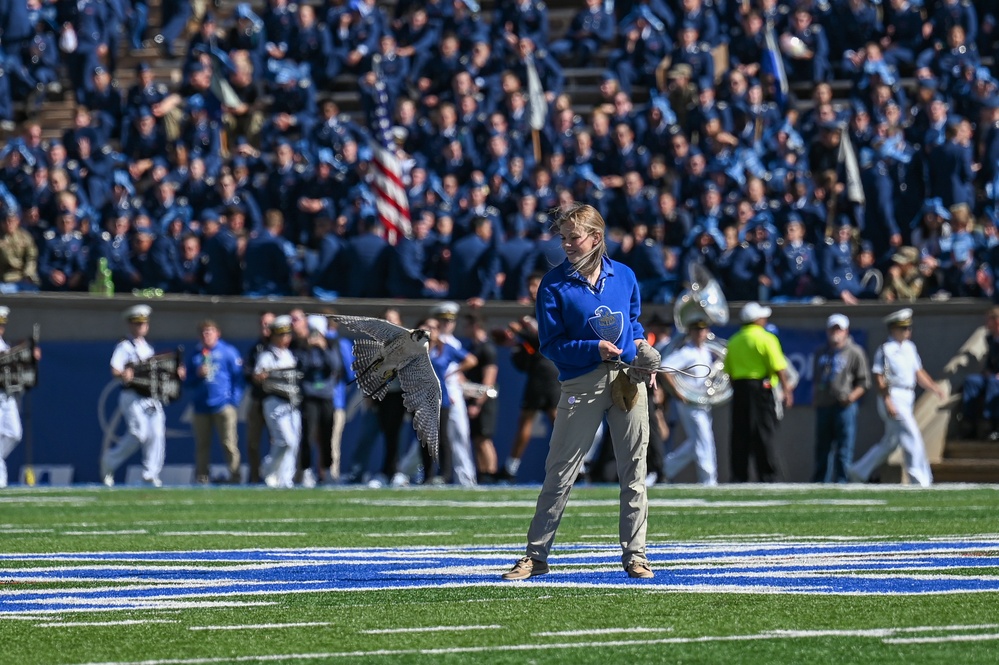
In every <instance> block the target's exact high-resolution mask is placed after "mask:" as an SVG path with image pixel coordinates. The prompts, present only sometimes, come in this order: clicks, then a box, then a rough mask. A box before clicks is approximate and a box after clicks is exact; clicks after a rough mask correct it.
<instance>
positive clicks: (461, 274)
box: [448, 233, 499, 300]
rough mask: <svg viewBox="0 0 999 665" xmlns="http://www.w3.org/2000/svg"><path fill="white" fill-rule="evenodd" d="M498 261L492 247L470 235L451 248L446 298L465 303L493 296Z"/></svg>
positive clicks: (490, 244)
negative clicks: (471, 299) (465, 301)
mask: <svg viewBox="0 0 999 665" xmlns="http://www.w3.org/2000/svg"><path fill="white" fill-rule="evenodd" d="M498 272H499V259H498V257H497V256H496V246H495V245H494V244H493V243H491V242H487V241H486V240H483V239H482V238H480V237H479V236H478V235H475V234H474V233H471V234H469V235H467V236H465V237H464V238H461V239H460V240H457V241H455V243H454V244H453V245H452V246H451V264H450V267H449V271H448V287H449V290H448V298H450V299H452V300H467V299H468V298H482V299H484V300H489V299H491V298H493V297H494V296H495V291H496V274H497V273H498Z"/></svg>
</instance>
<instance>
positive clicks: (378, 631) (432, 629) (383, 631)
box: [358, 624, 503, 635]
mask: <svg viewBox="0 0 999 665" xmlns="http://www.w3.org/2000/svg"><path fill="white" fill-rule="evenodd" d="M501 628H503V626H499V625H496V624H491V625H488V626H425V627H422V628H373V629H371V630H362V631H358V632H360V633H362V634H364V635H393V634H396V633H436V632H438V631H447V632H452V631H463V630H499V629H501Z"/></svg>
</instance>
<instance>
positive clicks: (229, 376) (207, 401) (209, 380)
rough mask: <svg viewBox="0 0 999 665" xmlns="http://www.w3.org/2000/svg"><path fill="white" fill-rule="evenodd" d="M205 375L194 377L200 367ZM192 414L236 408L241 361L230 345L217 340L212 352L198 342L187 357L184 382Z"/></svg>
mask: <svg viewBox="0 0 999 665" xmlns="http://www.w3.org/2000/svg"><path fill="white" fill-rule="evenodd" d="M205 364H207V365H208V366H209V370H208V376H207V377H202V376H198V370H199V369H200V368H201V366H202V365H205ZM186 384H187V386H188V388H190V390H191V404H192V405H193V406H194V412H195V413H218V412H219V411H221V410H222V408H223V407H225V406H228V405H230V404H231V405H232V406H236V407H238V406H239V402H240V400H242V399H243V358H242V357H241V356H240V355H239V351H237V350H236V349H235V347H233V346H232V345H231V344H227V343H226V342H224V341H222V340H219V341H218V344H216V345H215V347H214V348H212V349H207V348H205V346H204V345H203V344H201V343H199V344H198V346H197V347H196V348H195V349H194V353H192V354H191V355H190V356H188V358H187V381H186Z"/></svg>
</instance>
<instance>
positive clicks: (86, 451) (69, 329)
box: [2, 294, 988, 482]
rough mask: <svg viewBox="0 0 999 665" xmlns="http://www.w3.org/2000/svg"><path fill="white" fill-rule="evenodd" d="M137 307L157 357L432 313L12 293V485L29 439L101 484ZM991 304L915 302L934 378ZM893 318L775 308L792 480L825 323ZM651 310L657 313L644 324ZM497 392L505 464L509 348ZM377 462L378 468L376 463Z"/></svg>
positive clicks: (511, 416)
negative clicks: (20, 354) (333, 320)
mask: <svg viewBox="0 0 999 665" xmlns="http://www.w3.org/2000/svg"><path fill="white" fill-rule="evenodd" d="M137 302H148V303H150V304H151V305H152V306H153V309H154V311H153V318H152V322H151V333H150V340H151V341H152V343H153V345H154V347H155V348H156V350H157V351H158V352H160V351H165V350H169V349H171V348H173V347H175V346H177V345H180V344H182V345H185V346H186V347H187V348H189V349H190V348H191V347H192V346H193V345H194V344H195V343H196V339H197V334H196V324H197V322H198V321H200V320H201V319H204V318H207V317H210V318H213V319H215V320H216V321H217V322H218V323H219V325H220V327H221V329H222V334H223V337H224V338H225V339H227V340H228V341H230V342H231V343H234V344H235V345H236V346H237V347H238V348H240V350H245V349H246V348H248V347H249V346H250V345H251V344H252V342H253V340H254V338H255V336H256V332H257V319H258V315H259V313H260V312H262V311H264V310H266V309H270V310H274V311H277V312H278V313H281V312H285V311H287V310H289V309H291V308H293V307H302V308H303V309H305V310H306V311H310V312H311V311H325V310H326V309H327V308H329V307H333V308H335V310H336V311H337V312H338V313H341V314H356V315H369V316H377V315H378V314H379V313H380V312H382V311H383V310H384V309H385V308H386V307H389V306H392V307H395V308H397V309H399V310H400V312H401V314H402V317H403V320H404V321H406V322H413V321H415V320H416V319H417V318H419V317H421V316H423V315H425V313H426V310H427V309H428V306H429V302H428V301H404V302H403V301H389V300H384V301H346V300H344V301H337V302H335V303H321V302H318V301H315V300H311V299H295V298H288V299H283V300H280V301H265V300H254V299H250V298H227V299H218V298H206V297H184V296H166V297H163V298H156V299H151V300H145V301H143V300H142V299H140V298H137V297H133V296H116V297H114V298H103V297H95V296H90V295H88V294H74V295H58V294H34V295H27V294H18V295H9V296H7V297H5V298H4V299H3V301H2V304H3V305H6V306H9V307H10V308H11V316H10V321H9V324H8V329H7V334H6V339H7V341H8V343H11V344H16V343H17V342H19V341H21V340H23V339H24V338H26V337H28V336H29V335H30V334H31V328H32V325H33V324H35V323H38V324H40V330H41V346H42V352H43V357H42V362H41V367H40V371H39V385H38V387H37V388H35V389H34V390H32V391H31V392H30V394H29V396H28V398H27V401H26V403H25V404H24V405H23V410H24V412H25V413H24V416H25V418H24V419H25V437H26V438H25V443H22V445H21V446H19V447H18V448H17V449H16V450H15V451H14V452H13V454H12V455H11V456H10V458H9V459H8V463H9V465H10V470H11V478H12V479H15V478H17V477H18V475H17V474H18V471H19V467H20V466H21V465H22V464H23V463H24V461H25V456H26V453H27V447H28V446H27V440H28V439H30V440H31V447H32V451H31V454H32V462H33V463H34V464H35V465H44V464H51V465H59V464H70V465H72V466H73V467H74V470H75V474H74V481H75V482H96V481H97V480H98V468H97V460H98V456H99V452H100V449H101V446H102V443H103V441H104V440H106V439H108V438H109V431H113V427H112V425H113V424H114V423H113V412H114V408H115V406H116V403H117V399H116V393H117V391H116V386H115V384H114V383H113V382H112V381H111V377H110V373H109V371H108V361H109V359H110V355H111V351H112V350H113V348H114V345H115V343H116V342H117V340H118V339H120V338H121V336H122V335H123V334H124V332H125V327H124V324H123V323H122V320H121V317H120V314H121V312H122V311H123V310H124V309H126V308H127V307H129V306H131V305H133V304H135V303H137ZM987 307H988V303H987V302H984V301H971V300H954V301H949V302H943V303H930V302H925V303H923V302H920V303H917V304H915V305H912V308H913V309H914V311H915V331H914V335H913V340H914V341H915V342H916V344H917V345H918V347H919V349H920V353H921V355H922V358H923V363H924V365H925V367H926V369H927V371H929V372H930V374H931V375H933V376H934V378H938V377H940V374H941V371H942V369H943V367H944V365H945V364H946V363H947V362H948V361H949V360H950V359H951V357H952V356H954V355H955V353H956V352H957V350H958V349H959V348H960V347H961V345H962V344H964V342H965V341H966V340H967V339H968V338H969V337H970V336H971V334H972V333H973V332H974V331H975V330H976V329H977V328H978V327H979V326H980V325H981V323H982V320H983V313H984V311H985V309H986V308H987ZM739 308H740V304H739V303H733V304H732V307H731V311H732V314H733V318H737V314H738V311H739ZM895 309H897V306H889V305H883V304H865V305H859V306H855V307H836V306H834V305H828V304H826V305H784V306H780V307H776V308H775V311H774V316H773V319H772V321H773V323H775V324H776V325H777V326H778V328H779V330H780V336H781V338H782V341H784V345H785V351H786V352H787V353H788V356H789V357H790V359H791V360H792V362H794V364H795V366H796V367H797V368H798V370H799V372H800V373H801V376H802V387H801V388H800V389H799V391H798V392H797V394H796V398H797V399H796V406H795V407H794V408H793V409H791V411H790V413H789V414H788V415H787V416H786V418H785V420H784V422H783V424H782V425H781V428H780V430H779V435H778V438H779V445H780V449H781V451H782V460H783V464H784V468H785V471H786V474H787V477H788V480H790V481H794V482H804V481H807V480H808V479H809V476H810V474H811V470H812V464H813V441H814V419H813V411H812V408H811V406H810V402H811V400H810V398H809V394H808V391H809V386H810V382H811V351H812V350H813V349H814V348H815V346H817V344H818V343H819V342H821V340H822V339H823V333H822V329H823V327H824V324H825V320H826V317H827V316H828V315H829V314H832V313H833V312H843V313H846V314H847V315H848V316H849V317H850V320H851V324H852V326H851V327H852V329H853V332H854V333H855V335H856V336H857V338H858V341H859V342H860V343H861V344H863V345H864V346H865V347H866V349H867V351H868V354H869V355H873V352H874V350H875V349H876V348H877V346H878V345H879V344H880V343H881V342H882V341H884V338H885V328H884V325H883V323H882V321H881V319H882V317H884V316H885V315H886V314H888V313H889V312H891V311H894V310H895ZM529 311H530V310H529V309H528V308H527V307H525V306H522V305H517V304H513V303H489V304H487V305H486V306H485V307H484V308H483V309H482V313H483V315H484V316H485V317H486V320H487V324H488V325H489V326H490V327H503V326H505V324H506V322H507V321H509V320H511V319H513V318H517V317H519V316H523V315H524V314H526V313H529ZM652 311H653V310H652V309H651V308H647V309H646V311H645V316H648V315H650V314H651V313H652ZM662 312H663V314H665V315H667V316H670V312H669V308H668V307H667V308H662ZM731 330H734V328H732V327H731V326H730V327H729V328H726V329H722V330H721V331H720V333H721V335H722V336H726V334H727V333H728V332H729V331H731ZM499 385H500V398H499V399H500V418H499V431H498V434H497V438H496V447H497V452H498V453H499V456H500V460H502V459H504V458H505V456H506V454H507V452H508V450H509V446H510V441H511V439H512V436H513V424H514V423H515V422H516V415H517V410H518V408H519V403H520V394H521V390H522V385H523V378H522V376H521V375H520V374H519V373H518V372H517V371H516V370H514V369H513V367H512V365H511V364H510V362H509V353H508V352H507V351H506V350H505V349H503V350H501V354H500V379H499ZM955 388H956V389H958V388H959V386H955ZM186 406H187V404H186V402H185V400H184V399H183V397H182V398H181V400H180V402H178V403H177V404H174V405H171V406H170V407H168V409H167V416H168V423H167V425H168V430H169V438H168V446H167V448H168V451H167V463H168V464H191V463H193V452H194V444H193V439H191V436H190V426H189V424H188V423H187V422H185V421H186V415H185V413H184V411H185V408H186ZM728 416H729V414H728V408H727V407H722V408H720V409H718V410H717V411H716V417H715V433H716V438H717V441H718V443H719V445H718V457H719V478H720V480H721V481H722V482H725V481H726V480H727V479H728V476H729V472H728V466H729V464H728V444H727V441H728V432H729V427H728ZM859 418H860V422H859V427H858V440H857V455H860V454H862V453H863V452H864V451H865V450H866V449H867V448H868V447H870V446H871V445H872V444H873V443H874V442H876V441H877V440H878V439H879V438H880V436H881V434H882V431H883V429H882V425H881V422H880V420H879V419H878V416H877V412H876V408H875V403H874V399H873V397H866V398H865V399H864V401H863V403H862V405H861V409H860V416H859ZM119 427H120V425H119ZM359 430H360V424H359V419H356V418H355V419H354V420H353V421H352V422H351V423H350V424H349V425H348V428H347V430H346V432H345V439H344V457H343V458H344V463H345V470H346V465H347V464H348V463H349V461H350V459H351V457H352V454H353V450H354V448H355V447H356V439H357V437H358V432H359ZM241 434H242V429H241ZM546 439H547V435H546V434H545V433H544V432H542V431H540V430H539V431H538V437H537V438H536V439H535V440H534V441H533V442H532V444H531V446H530V448H529V449H528V453H527V455H526V456H525V458H524V463H523V466H522V472H521V476H520V479H521V480H522V481H539V480H540V479H541V474H542V468H543V461H544V455H545V452H546V448H547V446H546ZM212 461H213V462H216V463H221V462H222V457H221V448H220V446H217V445H216V446H215V447H214V448H213V460H212ZM371 462H372V463H373V464H377V463H378V460H377V454H376V458H375V459H372V460H371ZM679 480H681V481H684V482H692V481H693V480H694V474H693V470H692V469H688V470H687V471H686V472H685V473H684V474H683V475H682V476H681V477H680V478H679Z"/></svg>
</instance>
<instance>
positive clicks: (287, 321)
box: [271, 314, 291, 335]
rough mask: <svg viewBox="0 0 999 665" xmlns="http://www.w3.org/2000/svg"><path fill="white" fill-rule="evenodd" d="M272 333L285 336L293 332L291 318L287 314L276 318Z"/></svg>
mask: <svg viewBox="0 0 999 665" xmlns="http://www.w3.org/2000/svg"><path fill="white" fill-rule="evenodd" d="M271 332H272V333H274V334H275V335H283V334H285V333H290V332H291V317H290V316H288V315H287V314H282V315H281V316H277V317H274V320H273V321H272V322H271Z"/></svg>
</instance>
